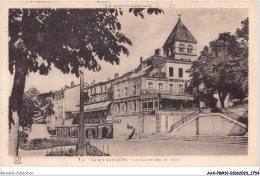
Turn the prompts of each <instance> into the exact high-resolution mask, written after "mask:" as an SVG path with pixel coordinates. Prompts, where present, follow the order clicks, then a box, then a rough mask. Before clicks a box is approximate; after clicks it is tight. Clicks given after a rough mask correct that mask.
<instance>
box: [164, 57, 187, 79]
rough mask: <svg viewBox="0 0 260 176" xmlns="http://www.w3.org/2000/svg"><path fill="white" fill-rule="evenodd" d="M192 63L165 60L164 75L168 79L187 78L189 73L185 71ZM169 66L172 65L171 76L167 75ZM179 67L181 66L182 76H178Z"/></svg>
mask: <svg viewBox="0 0 260 176" xmlns="http://www.w3.org/2000/svg"><path fill="white" fill-rule="evenodd" d="M191 64H192V63H174V62H172V61H169V60H167V62H166V64H165V67H166V77H167V78H168V79H183V80H189V79H190V77H189V74H188V73H186V71H187V70H188V69H190V67H191ZM169 67H173V77H170V75H169ZM179 68H183V77H182V78H180V77H179Z"/></svg>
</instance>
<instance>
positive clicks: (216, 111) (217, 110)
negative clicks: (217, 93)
mask: <svg viewBox="0 0 260 176" xmlns="http://www.w3.org/2000/svg"><path fill="white" fill-rule="evenodd" d="M211 112H214V113H221V112H222V111H221V109H219V108H218V107H214V108H212V109H211Z"/></svg>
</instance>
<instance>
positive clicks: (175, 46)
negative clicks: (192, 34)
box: [174, 41, 197, 61]
mask: <svg viewBox="0 0 260 176" xmlns="http://www.w3.org/2000/svg"><path fill="white" fill-rule="evenodd" d="M180 43H182V44H183V45H184V50H183V52H179V45H180ZM188 45H191V46H192V52H191V53H187V48H188ZM174 53H175V54H187V56H188V55H196V54H197V49H196V44H194V43H186V42H178V41H176V42H175V43H174ZM192 61H194V60H192Z"/></svg>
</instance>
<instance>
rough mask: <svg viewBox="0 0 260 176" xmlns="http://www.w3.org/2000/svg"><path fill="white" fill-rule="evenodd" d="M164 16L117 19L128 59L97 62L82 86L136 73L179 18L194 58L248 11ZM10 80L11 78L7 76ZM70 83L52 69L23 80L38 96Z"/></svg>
mask: <svg viewBox="0 0 260 176" xmlns="http://www.w3.org/2000/svg"><path fill="white" fill-rule="evenodd" d="M163 10H164V14H160V15H147V14H146V15H145V19H141V18H140V17H135V16H134V15H133V14H129V13H128V12H127V11H126V12H125V13H124V15H123V16H121V17H120V18H119V20H120V22H121V28H122V29H121V32H122V33H124V34H125V35H126V36H127V37H128V38H129V39H130V40H131V41H132V44H133V45H132V46H127V48H128V50H129V53H130V54H129V56H128V57H127V56H126V55H123V54H122V55H121V56H120V64H119V65H111V64H110V63H106V62H104V61H100V60H99V61H98V63H99V64H100V65H101V70H100V71H99V72H93V71H88V70H84V79H85V82H87V83H91V82H92V81H93V80H95V82H96V83H97V82H99V81H106V80H107V79H108V78H114V75H115V73H119V76H120V75H122V74H124V73H126V72H128V71H131V70H133V69H135V68H136V67H137V66H138V65H139V62H140V57H143V59H147V58H148V57H150V56H152V55H154V50H155V49H157V48H160V49H161V48H162V46H163V44H164V42H165V41H166V39H167V38H168V36H169V35H170V33H171V31H172V29H173V28H174V26H175V24H176V23H177V21H178V15H179V14H181V20H182V23H183V24H184V25H185V26H186V27H187V28H188V30H189V31H190V32H191V33H192V35H193V36H194V37H195V39H196V40H197V42H198V43H197V55H198V56H199V53H200V51H202V49H203V47H204V46H206V45H208V44H209V42H211V41H213V40H214V39H216V38H217V37H218V34H219V33H222V32H231V33H232V34H234V33H235V31H236V28H240V27H241V21H242V20H244V19H245V18H246V17H247V16H248V11H247V9H194V8H193V9H163ZM10 77H11V78H10V79H11V80H13V76H11V75H10ZM71 81H74V83H75V84H78V83H79V78H77V77H76V76H75V75H74V74H63V73H62V72H61V71H59V70H58V69H56V68H54V67H52V70H51V71H50V73H49V74H48V75H47V76H43V75H39V73H30V74H29V75H28V76H27V78H26V84H25V90H28V89H29V88H30V87H36V88H37V89H38V90H39V91H40V92H41V93H44V92H49V91H50V90H52V91H54V90H59V89H61V87H64V86H65V85H68V86H70V83H71ZM12 84H13V81H10V85H9V86H10V89H9V90H10V92H11V89H12Z"/></svg>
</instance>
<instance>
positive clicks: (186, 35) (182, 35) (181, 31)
mask: <svg viewBox="0 0 260 176" xmlns="http://www.w3.org/2000/svg"><path fill="white" fill-rule="evenodd" d="M174 41H180V42H190V43H197V41H196V39H195V38H194V37H193V36H192V34H191V33H190V31H189V30H188V29H187V28H186V27H185V25H184V24H183V23H182V22H181V18H180V15H179V20H178V22H177V24H176V25H175V27H174V28H173V30H172V32H171V34H170V35H169V37H168V38H167V40H166V42H165V43H164V45H163V48H164V47H166V46H167V45H168V44H171V43H173V42H174Z"/></svg>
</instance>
